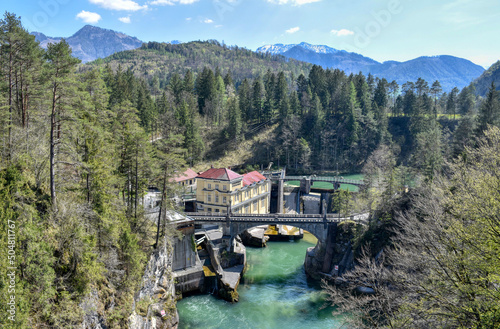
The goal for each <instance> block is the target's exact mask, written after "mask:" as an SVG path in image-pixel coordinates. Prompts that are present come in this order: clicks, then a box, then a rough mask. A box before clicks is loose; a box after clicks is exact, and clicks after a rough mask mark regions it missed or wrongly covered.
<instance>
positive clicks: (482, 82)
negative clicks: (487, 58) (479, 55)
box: [474, 60, 500, 96]
mask: <svg viewBox="0 0 500 329" xmlns="http://www.w3.org/2000/svg"><path fill="white" fill-rule="evenodd" d="M492 82H494V83H495V86H496V89H497V90H500V60H499V61H497V62H496V63H495V64H493V65H491V66H490V68H489V69H487V70H486V71H484V73H483V74H481V76H480V77H479V78H477V79H476V80H475V81H474V86H475V87H476V94H478V95H480V96H484V95H486V93H487V92H488V90H489V89H490V87H491V83H492Z"/></svg>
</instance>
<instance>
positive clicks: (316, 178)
mask: <svg viewBox="0 0 500 329" xmlns="http://www.w3.org/2000/svg"><path fill="white" fill-rule="evenodd" d="M303 179H310V180H311V182H327V183H340V184H350V185H356V186H362V185H365V182H364V181H363V180H357V179H348V178H342V177H327V176H324V177H321V176H285V179H284V180H285V181H301V180H303Z"/></svg>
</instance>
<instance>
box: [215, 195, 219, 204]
mask: <svg viewBox="0 0 500 329" xmlns="http://www.w3.org/2000/svg"><path fill="white" fill-rule="evenodd" d="M215 203H219V196H218V195H216V196H215Z"/></svg>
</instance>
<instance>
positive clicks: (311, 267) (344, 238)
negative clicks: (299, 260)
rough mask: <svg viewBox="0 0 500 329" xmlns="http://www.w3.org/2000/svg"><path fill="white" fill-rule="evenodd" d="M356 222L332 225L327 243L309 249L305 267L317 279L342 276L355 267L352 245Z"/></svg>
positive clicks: (319, 243)
mask: <svg viewBox="0 0 500 329" xmlns="http://www.w3.org/2000/svg"><path fill="white" fill-rule="evenodd" d="M355 225H356V223H354V222H351V221H345V222H342V223H340V224H338V225H337V224H333V225H330V226H329V228H328V238H327V242H326V243H321V242H319V241H318V244H317V245H316V246H315V247H310V248H309V249H307V253H306V259H305V261H304V268H305V271H306V273H307V274H308V275H309V276H310V277H311V278H313V279H315V280H320V279H322V278H324V277H337V276H342V274H343V273H345V272H346V271H348V270H350V269H352V268H353V267H354V251H353V248H352V247H353V246H352V242H351V241H352V238H353V236H354V235H353V231H354V227H355Z"/></svg>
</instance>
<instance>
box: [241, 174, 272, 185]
mask: <svg viewBox="0 0 500 329" xmlns="http://www.w3.org/2000/svg"><path fill="white" fill-rule="evenodd" d="M263 180H266V177H264V176H263V175H262V174H261V173H260V172H258V171H252V172H249V173H248V174H245V175H243V186H248V185H252V184H253V183H258V182H260V181H263Z"/></svg>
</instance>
